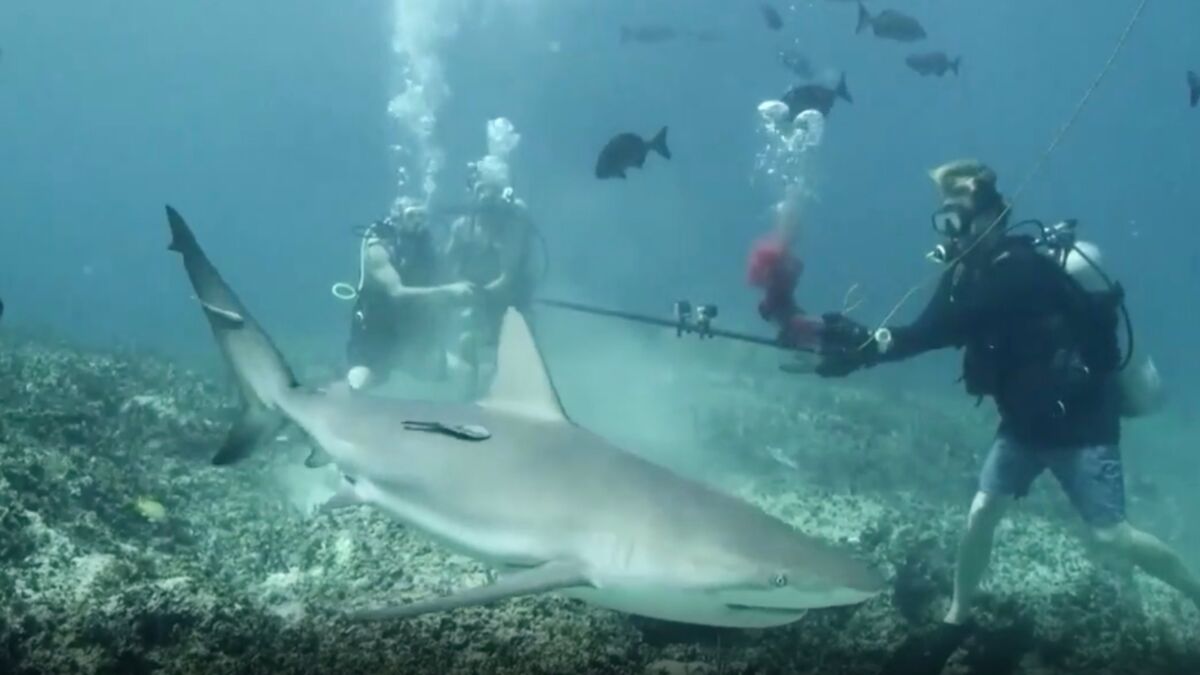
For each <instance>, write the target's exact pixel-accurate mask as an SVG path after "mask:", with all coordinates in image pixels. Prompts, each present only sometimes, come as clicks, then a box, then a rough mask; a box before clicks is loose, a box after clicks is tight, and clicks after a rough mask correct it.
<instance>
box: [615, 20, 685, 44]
mask: <svg viewBox="0 0 1200 675" xmlns="http://www.w3.org/2000/svg"><path fill="white" fill-rule="evenodd" d="M677 37H679V31H677V30H675V29H674V28H672V27H670V26H664V25H661V24H651V25H648V26H624V25H623V26H621V44H628V43H630V42H639V43H642V44H657V43H660V42H668V41H670V40H674V39H675V38H677Z"/></svg>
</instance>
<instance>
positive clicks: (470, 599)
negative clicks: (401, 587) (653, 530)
mask: <svg viewBox="0 0 1200 675" xmlns="http://www.w3.org/2000/svg"><path fill="white" fill-rule="evenodd" d="M590 585H591V582H589V581H588V580H587V578H586V577H585V576H584V575H583V572H582V570H581V569H580V567H579V565H578V564H577V563H574V562H548V563H546V564H544V565H541V566H538V567H533V568H530V569H525V570H521V571H518V572H512V573H509V574H504V575H502V576H501V577H500V578H499V579H498V580H496V582H495V583H492V584H488V585H486V586H476V587H474V588H468V589H465V590H461V591H458V592H457V593H453V594H451V595H447V596H444V597H440V598H434V599H432V600H421V601H419V602H413V603H409V604H407V605H397V606H392V607H380V608H377V609H367V610H360V611H357V612H351V613H350V618H351V619H352V620H355V621H384V620H387V619H405V618H409V617H414V616H419V615H421V614H428V613H430V612H442V611H446V610H450V609H458V608H459V607H477V606H479V605H487V604H490V603H493V602H497V601H500V600H507V599H509V598H516V597H519V596H522V595H534V594H536V593H546V592H549V591H556V590H559V589H563V588H570V587H572V586H590Z"/></svg>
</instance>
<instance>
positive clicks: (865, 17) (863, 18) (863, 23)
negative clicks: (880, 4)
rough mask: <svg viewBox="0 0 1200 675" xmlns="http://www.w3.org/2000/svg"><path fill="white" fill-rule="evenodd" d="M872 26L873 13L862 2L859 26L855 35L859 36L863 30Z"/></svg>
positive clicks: (855, 28) (859, 9)
mask: <svg viewBox="0 0 1200 675" xmlns="http://www.w3.org/2000/svg"><path fill="white" fill-rule="evenodd" d="M870 25H871V13H870V12H868V11H867V8H866V7H864V6H863V4H862V3H861V2H860V3H858V25H857V26H855V27H854V34H855V35H858V34H859V33H861V32H863V29H864V28H866V27H868V26H870Z"/></svg>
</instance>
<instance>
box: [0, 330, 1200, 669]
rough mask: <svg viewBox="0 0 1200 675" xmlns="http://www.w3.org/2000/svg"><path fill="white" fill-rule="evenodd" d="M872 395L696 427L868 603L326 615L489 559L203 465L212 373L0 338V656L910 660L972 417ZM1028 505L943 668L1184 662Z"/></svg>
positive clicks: (1176, 665) (938, 565)
mask: <svg viewBox="0 0 1200 675" xmlns="http://www.w3.org/2000/svg"><path fill="white" fill-rule="evenodd" d="M743 385H744V386H743ZM722 386H724V387H726V388H727V389H728V390H729V391H731V392H732V391H739V389H738V388H739V387H742V390H741V391H752V390H753V388H754V387H758V388H760V389H761V385H757V384H755V383H753V382H749V381H739V380H738V378H730V379H729V380H728V381H725V382H723V383H722ZM731 395H732V394H731ZM875 396H876V395H875V394H871V393H869V390H865V389H864V390H859V389H853V388H847V387H844V386H842V385H839V386H838V387H834V386H832V385H831V386H829V387H823V388H821V389H819V390H815V391H809V392H807V393H805V392H803V391H798V392H797V393H794V394H787V393H784V394H779V395H775V396H758V397H754V398H751V397H748V398H746V401H747V403H746V405H741V406H728V405H727V406H723V407H722V411H723V412H720V413H717V412H715V411H714V412H713V414H711V415H707V416H705V417H704V420H705V421H704V423H703V425H701V429H700V433H702V434H704V435H706V436H707V437H708V438H709V439H710V440H711V442H712V443H713V444H714V445H721V446H729V445H731V444H735V445H740V446H747V447H749V446H753V447H754V448H755V449H756V450H757V451H761V452H755V453H747V455H746V456H747V458H748V460H747V463H748V466H747V470H746V471H745V472H744V473H743V474H742V475H741V476H740V477H739V478H738V479H737V480H738V482H737V483H736V484H735V485H734V487H733V489H736V490H737V491H738V492H739V493H740V494H741V495H742V496H744V497H746V498H747V499H750V500H753V501H755V502H756V503H758V504H760V505H761V506H762V507H763V508H764V509H766V510H768V511H770V512H772V513H774V514H776V515H778V516H780V517H782V518H784V519H785V520H787V521H789V522H791V523H793V524H795V525H796V526H797V527H799V528H801V529H803V530H805V531H807V532H810V533H813V534H817V535H821V536H825V537H828V538H829V539H833V540H837V541H841V542H844V543H847V544H849V545H852V546H854V547H856V548H857V549H858V550H859V551H860V552H861V554H862V555H863V556H864V557H865V558H868V559H870V560H872V561H874V562H876V563H878V564H879V565H880V566H881V567H882V569H884V570H885V572H886V573H887V574H888V576H889V579H890V580H891V588H890V590H889V591H888V592H887V593H885V594H883V595H881V596H879V597H877V598H875V599H873V600H871V601H869V602H867V603H865V604H862V605H859V606H856V607H850V608H839V609H834V610H821V611H812V612H810V613H809V614H807V615H806V616H805V617H804V618H803V619H801V620H800V621H797V622H795V623H793V624H790V625H788V626H785V627H781V628H774V629H767V630H754V631H738V630H715V629H704V628H697V627H692V626H682V625H677V624H670V623H664V622H658V621H649V620H642V619H638V618H634V617H629V616H626V615H621V614H617V613H614V612H609V611H605V610H600V609H595V608H591V607H589V606H586V605H583V604H581V603H579V602H575V601H571V600H567V599H564V598H561V597H558V596H553V595H546V596H540V597H532V598H524V599H519V600H514V601H510V602H506V603H503V604H499V605H496V606H492V607H487V608H473V609H464V610H458V611H454V612H450V613H443V614H435V615H426V616H422V617H419V618H416V619H411V620H406V621H399V622H383V623H367V624H357V623H350V622H348V621H346V620H345V619H344V618H342V617H341V616H340V613H339V612H340V610H343V609H346V608H349V607H356V606H361V605H366V604H375V603H378V602H382V601H385V600H393V601H409V600H412V599H416V598H420V597H424V596H427V595H429V594H436V593H445V592H448V591H450V590H451V589H454V588H458V587H461V586H465V585H471V584H478V583H484V582H486V580H487V578H488V576H487V573H486V572H485V570H484V569H483V568H482V567H480V566H479V565H477V564H475V563H474V562H472V561H470V560H467V559H463V558H460V557H456V556H453V555H448V554H446V553H445V552H443V551H442V550H441V549H439V548H438V547H437V546H436V545H434V544H432V543H429V542H427V541H426V540H425V539H423V538H422V537H421V536H420V535H418V534H415V533H412V532H410V531H408V530H407V529H405V528H404V527H402V526H400V525H399V524H397V523H395V522H393V521H391V520H389V519H387V518H386V517H385V516H383V515H382V514H380V513H377V512H375V511H373V510H371V509H367V508H356V509H349V510H342V511H338V512H334V513H323V514H319V515H310V514H308V513H305V512H304V511H303V510H301V509H298V508H296V506H295V499H294V498H293V497H294V496H292V495H289V494H288V493H287V491H286V490H285V489H283V488H282V487H281V484H280V482H279V480H278V478H277V477H278V476H279V475H280V467H281V466H282V465H284V464H292V465H294V464H297V463H299V462H300V461H302V458H303V456H304V451H303V449H302V448H298V447H291V446H288V445H286V444H280V445H279V447H278V448H277V449H276V451H275V452H270V453H261V454H260V456H257V457H255V458H254V459H252V460H249V461H247V462H246V463H244V464H241V465H238V466H236V467H213V466H210V464H209V461H208V460H209V457H210V455H211V452H212V449H213V448H214V447H215V446H216V445H217V444H218V443H219V442H220V440H221V439H222V438H223V436H224V432H225V429H226V424H227V422H228V420H229V418H230V414H231V412H232V406H233V405H234V401H233V399H232V397H231V396H230V395H229V392H228V391H227V390H226V389H225V388H224V386H223V385H221V384H219V382H218V381H217V380H213V379H210V378H207V377H203V376H200V375H197V374H195V373H192V372H188V371H186V370H183V369H181V368H179V367H177V366H173V365H172V364H171V363H169V362H166V361H163V360H158V359H154V358H149V357H146V356H144V355H132V354H113V353H95V352H85V351H79V350H75V349H71V348H67V347H63V346H48V345H45V344H36V343H32V342H18V341H13V340H9V341H7V342H0V495H2V497H0V603H2V606H3V614H2V617H0V673H22V674H23V673H113V674H116V673H122V674H125V673H129V674H133V675H139V674H142V673H276V672H279V673H425V672H437V673H639V674H640V673H658V672H662V673H671V674H677V675H682V674H685V673H879V672H881V671H883V672H907V671H903V670H898V669H897V668H896V667H895V664H896V663H897V662H896V661H895V660H894V655H895V654H897V653H898V652H897V650H898V649H899V648H900V647H901V646H902V645H904V644H905V642H906V640H908V639H910V638H911V637H912V636H914V635H916V636H919V635H922V634H924V633H925V632H927V631H929V630H930V629H931V628H932V627H933V626H934V625H935V623H936V621H937V619H938V617H939V616H940V612H942V611H944V608H945V603H946V601H947V597H948V594H949V589H950V571H951V565H952V560H953V558H952V552H953V550H954V546H955V542H956V538H957V536H958V534H959V532H960V531H961V525H962V522H963V520H964V518H965V505H966V504H965V499H964V498H961V497H962V495H966V496H967V497H969V494H970V489H971V487H970V482H971V480H972V478H973V476H974V472H975V469H976V463H977V460H978V457H977V456H976V454H975V452H974V451H973V450H972V451H965V452H964V451H962V450H961V448H963V447H977V446H979V445H980V444H981V443H983V442H984V441H986V432H980V431H979V428H980V427H978V426H972V425H970V424H968V422H967V421H965V420H963V419H961V416H958V415H957V414H950V413H945V412H941V411H939V410H938V409H936V408H930V407H925V408H923V407H921V406H920V404H919V402H917V401H915V400H910V399H905V398H900V399H895V398H892V399H888V400H886V401H885V400H880V399H878V398H875ZM980 414H981V415H983V413H980ZM976 421H978V420H976ZM981 433H982V434H983V435H982V436H981V435H980V434H981ZM914 463H916V464H918V465H919V466H920V470H914V469H913V467H914ZM800 467H803V468H804V470H803V471H801V470H800ZM1031 501H1032V505H1031V506H1032V508H1028V509H1023V510H1021V511H1019V512H1018V513H1016V514H1015V515H1014V516H1013V517H1012V518H1011V519H1010V520H1009V521H1008V522H1007V523H1006V524H1005V525H1004V526H1002V529H1001V531H1000V534H999V543H1000V545H999V547H998V549H997V552H996V555H995V558H994V566H993V569H992V572H991V574H990V576H989V579H988V582H987V584H986V588H985V592H984V594H983V596H982V597H981V599H980V612H979V617H978V619H979V623H980V629H979V630H978V631H977V632H976V633H975V634H974V635H973V636H972V637H971V638H969V639H968V640H967V642H966V643H965V644H964V645H963V647H962V648H961V649H960V650H958V651H957V652H956V653H955V654H954V656H953V657H952V658H951V660H950V662H949V664H948V665H947V667H946V669H945V672H946V673H976V674H981V675H982V674H1003V673H1029V674H1034V673H1037V674H1051V673H1068V672H1070V673H1075V672H1087V673H1172V674H1179V675H1183V674H1184V673H1191V674H1194V673H1198V672H1200V616H1197V613H1196V610H1195V609H1194V608H1193V607H1192V606H1191V605H1190V604H1189V603H1186V602H1184V601H1183V600H1182V598H1181V597H1180V596H1178V595H1176V594H1174V593H1173V592H1172V591H1171V590H1170V589H1168V588H1165V587H1163V586H1162V585H1161V584H1158V583H1157V582H1154V581H1153V580H1150V579H1148V578H1147V577H1145V576H1144V575H1141V574H1131V573H1130V572H1129V571H1128V570H1124V569H1121V568H1119V567H1118V566H1115V565H1113V564H1111V562H1109V561H1104V560H1100V559H1097V558H1095V557H1093V556H1092V555H1091V554H1090V553H1089V550H1088V549H1087V547H1085V546H1084V545H1083V544H1081V543H1080V541H1079V539H1078V538H1077V537H1076V534H1077V532H1076V531H1075V529H1073V528H1072V526H1071V521H1070V517H1071V513H1070V511H1069V508H1065V507H1064V505H1063V503H1062V500H1061V499H1058V498H1056V496H1055V495H1054V494H1053V493H1051V492H1049V491H1043V492H1039V493H1038V494H1035V495H1034V497H1033V498H1031Z"/></svg>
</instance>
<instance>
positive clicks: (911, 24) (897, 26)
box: [854, 2, 925, 42]
mask: <svg viewBox="0 0 1200 675" xmlns="http://www.w3.org/2000/svg"><path fill="white" fill-rule="evenodd" d="M864 28H870V29H871V32H873V33H875V37H880V38H885V39H888V40H897V41H899V42H916V41H917V40H924V39H925V28H924V27H922V26H921V22H919V21H917V20H916V19H914V18H913V17H911V16H909V15H907V14H904V13H903V12H898V11H896V10H894V9H885V10H883V11H882V12H880V13H878V14H876V15H875V16H871V13H870V12H868V11H867V8H866V7H865V6H863V4H862V3H861V2H860V3H858V26H857V27H856V28H855V29H854V33H855V34H856V35H857V34H858V33H861V32H862V31H863V29H864Z"/></svg>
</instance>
